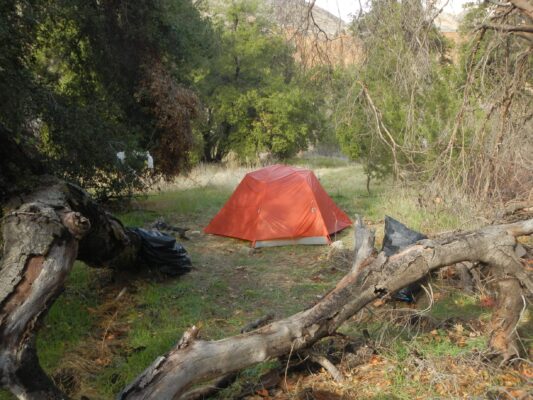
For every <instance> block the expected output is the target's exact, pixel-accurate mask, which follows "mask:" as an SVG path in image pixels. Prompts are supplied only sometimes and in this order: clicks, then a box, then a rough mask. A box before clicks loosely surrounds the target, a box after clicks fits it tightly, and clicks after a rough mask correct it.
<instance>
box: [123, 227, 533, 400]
mask: <svg viewBox="0 0 533 400" xmlns="http://www.w3.org/2000/svg"><path fill="white" fill-rule="evenodd" d="M357 230H358V232H359V233H358V239H359V240H360V241H359V242H358V243H365V244H366V245H364V246H360V247H359V249H358V253H357V254H356V262H355V265H354V266H353V268H352V270H351V271H350V272H349V273H348V274H347V275H346V276H345V277H344V278H343V279H342V280H341V281H340V282H339V283H338V284H337V286H336V287H335V289H333V290H332V291H331V292H329V293H328V294H327V295H326V296H325V297H324V298H323V299H322V300H321V301H320V302H318V303H317V304H316V305H315V306H314V307H312V308H310V309H308V310H305V311H302V312H300V313H298V314H295V315H293V316H291V317H289V318H286V319H284V320H281V321H277V322H274V323H272V324H270V325H267V326H265V327H263V328H260V329H258V330H256V331H253V332H250V333H246V334H242V335H237V336H234V337H231V338H227V339H223V340H218V341H203V340H197V339H196V336H197V334H198V330H197V329H196V328H195V327H193V328H192V329H191V330H189V331H188V332H186V333H185V335H184V337H183V338H182V340H180V342H179V343H178V344H177V345H176V347H174V348H173V349H172V350H171V351H170V352H168V353H167V354H165V355H164V356H161V357H158V358H157V359H156V360H155V362H154V363H153V364H152V365H151V366H150V367H148V368H147V369H146V370H145V371H144V372H143V373H142V374H141V375H140V376H139V377H138V378H137V379H136V380H135V381H134V382H133V383H131V384H130V385H129V386H128V387H127V388H125V389H124V391H123V392H122V393H121V394H120V395H119V399H128V400H129V399H173V398H179V397H180V396H181V395H183V394H185V393H186V391H187V389H188V388H189V387H190V386H191V385H192V384H195V383H198V382H200V381H203V380H207V379H211V378H214V377H217V376H220V375H224V374H227V373H229V372H231V371H236V370H239V369H242V368H245V367H248V366H250V365H253V364H255V363H258V362H261V361H265V360H268V359H270V358H273V357H278V356H281V355H284V354H289V353H291V352H294V351H296V350H299V349H302V348H304V347H307V346H310V345H311V344H313V343H314V342H316V341H317V340H319V339H320V338H323V337H325V336H328V335H331V334H332V333H334V332H335V330H336V329H337V328H338V327H339V326H340V325H341V324H342V323H343V322H344V321H346V320H347V319H348V318H349V317H351V316H352V315H354V314H355V313H356V312H357V311H359V310H361V308H363V307H364V306H365V305H367V304H368V303H370V302H371V301H373V300H375V299H376V298H378V297H385V296H388V295H390V294H392V293H394V292H395V291H397V290H399V289H400V288H402V287H405V286H407V285H408V284H410V283H413V282H415V281H417V280H419V279H420V278H422V277H424V276H426V275H427V274H429V273H430V272H431V271H434V270H437V269H439V268H441V267H444V266H447V265H451V264H454V263H457V262H461V261H481V262H484V263H487V264H490V265H492V266H493V268H495V269H497V270H498V271H499V273H500V274H501V276H502V277H504V278H502V279H503V280H502V281H501V282H502V283H501V284H500V293H499V294H500V299H499V305H498V307H497V309H496V311H495V317H494V318H493V321H492V322H493V327H492V328H493V333H492V339H491V341H490V345H491V346H493V347H494V350H495V351H497V352H499V353H501V354H502V355H503V357H504V358H507V357H510V356H512V355H514V354H516V346H515V342H514V338H513V337H512V335H513V330H514V327H515V325H516V322H517V320H518V319H517V318H518V315H519V313H520V310H521V307H520V308H518V307H517V305H518V304H519V303H518V302H517V299H518V298H520V299H521V298H522V293H521V292H522V289H525V290H527V291H528V292H529V293H532V292H533V280H532V279H531V278H530V277H529V276H528V275H527V274H526V272H525V270H524V268H523V267H522V265H521V263H520V260H519V259H518V258H517V257H516V255H515V252H514V247H515V245H516V236H520V235H529V234H531V233H533V219H532V220H528V221H524V222H521V223H515V224H509V225H500V226H491V227H487V228H485V229H481V230H478V231H474V232H467V233H462V234H456V235H452V236H450V237H445V238H440V239H436V240H424V241H422V242H419V243H417V244H415V245H413V246H411V247H409V248H407V249H405V250H403V251H402V252H400V253H398V254H395V255H393V256H391V257H389V258H387V257H385V255H384V254H383V253H380V254H379V255H378V256H377V257H371V256H370V255H371V253H372V250H373V248H372V246H369V245H368V244H369V243H371V242H373V240H372V239H371V238H372V235H371V234H370V233H369V231H368V230H366V229H365V228H364V227H363V226H362V225H358V226H357Z"/></svg>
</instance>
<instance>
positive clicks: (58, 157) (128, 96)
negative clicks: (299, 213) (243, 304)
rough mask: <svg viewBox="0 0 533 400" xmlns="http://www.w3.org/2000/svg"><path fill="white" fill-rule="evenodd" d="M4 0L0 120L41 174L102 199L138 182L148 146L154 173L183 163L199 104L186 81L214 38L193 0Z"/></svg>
mask: <svg viewBox="0 0 533 400" xmlns="http://www.w3.org/2000/svg"><path fill="white" fill-rule="evenodd" d="M1 7H2V10H1V11H2V12H1V14H2V16H1V17H0V18H2V24H1V26H2V28H0V35H1V36H2V46H3V47H4V43H6V51H2V52H1V53H2V56H0V57H1V58H0V63H1V64H0V65H1V68H2V74H1V75H2V78H0V79H1V80H0V89H2V93H3V98H2V102H1V103H0V122H1V123H2V124H3V125H4V126H5V128H6V132H7V131H10V132H13V133H12V134H11V135H12V136H15V139H16V141H17V142H18V143H23V144H24V146H26V145H28V146H31V149H30V147H27V149H29V150H28V152H29V153H37V154H39V155H40V156H41V157H42V159H43V160H44V165H45V166H46V170H47V171H48V172H50V173H53V174H55V175H59V176H62V177H66V178H68V179H69V180H73V181H76V182H79V183H81V184H82V185H84V186H85V187H87V188H89V189H93V191H94V192H95V193H96V194H97V195H99V196H109V195H112V194H119V193H123V192H124V190H128V189H131V188H133V187H139V186H140V185H142V183H143V182H142V179H141V176H140V174H141V173H142V170H143V168H142V167H143V161H142V157H141V156H140V155H139V154H140V153H143V152H145V151H146V150H150V151H151V152H152V154H153V155H154V156H155V158H156V164H155V165H156V169H157V172H158V173H161V174H164V175H166V176H172V175H175V174H176V173H179V172H180V171H183V170H185V169H186V168H187V167H188V165H189V154H190V150H191V149H192V148H193V144H194V140H193V136H192V130H191V120H192V119H193V118H194V117H195V115H196V111H197V99H196V96H195V95H194V93H193V92H192V91H191V90H190V89H188V87H190V85H191V84H192V80H191V75H192V74H193V71H194V70H195V69H196V68H199V67H200V66H201V65H202V63H203V62H204V60H205V59H206V56H207V54H209V52H210V47H209V46H210V43H211V40H210V37H211V27H210V24H209V22H208V21H207V20H205V19H204V18H203V17H201V15H200V13H199V11H198V10H197V9H196V8H195V7H194V5H193V4H192V2H191V1H190V0H164V1H155V0H143V1H138V2H127V1H122V0H103V1H81V0H80V1H76V0H74V1H47V0H34V1H31V2H19V1H16V0H8V1H6V2H2V6H1ZM4 39H6V40H4ZM4 71H5V74H4ZM118 151H126V153H127V154H128V156H127V158H126V162H125V163H120V162H119V161H118V160H117V158H116V153H117V152H118ZM136 155H137V156H136Z"/></svg>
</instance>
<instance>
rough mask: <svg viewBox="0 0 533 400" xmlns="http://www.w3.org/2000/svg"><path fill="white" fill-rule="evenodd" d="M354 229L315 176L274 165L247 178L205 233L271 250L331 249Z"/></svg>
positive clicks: (296, 169)
mask: <svg viewBox="0 0 533 400" xmlns="http://www.w3.org/2000/svg"><path fill="white" fill-rule="evenodd" d="M351 224H352V221H351V220H350V218H348V216H347V215H346V214H345V213H344V212H342V211H341V210H340V209H339V208H338V207H337V205H336V204H335V203H334V202H333V200H332V199H331V198H330V197H329V196H328V194H327V193H326V191H325V190H324V189H323V188H322V186H321V185H320V182H319V181H318V179H317V178H316V176H315V174H314V173H313V172H312V171H309V170H306V169H302V168H295V167H289V166H285V165H271V166H269V167H266V168H262V169H259V170H257V171H254V172H250V173H248V174H246V176H245V177H244V178H243V180H242V181H241V183H239V186H237V189H235V192H233V194H232V195H231V197H230V198H229V200H228V201H227V202H226V204H225V205H224V206H223V207H222V209H221V210H220V211H219V212H218V214H217V215H216V216H215V217H214V218H213V220H212V221H211V222H210V223H209V225H208V226H207V227H206V228H205V230H204V231H205V232H206V233H212V234H215V235H221V236H229V237H234V238H238V239H244V240H249V241H251V242H252V247H271V246H284V245H289V244H328V243H330V235H332V234H334V233H335V232H338V231H340V230H342V229H344V228H346V227H348V226H350V225H351Z"/></svg>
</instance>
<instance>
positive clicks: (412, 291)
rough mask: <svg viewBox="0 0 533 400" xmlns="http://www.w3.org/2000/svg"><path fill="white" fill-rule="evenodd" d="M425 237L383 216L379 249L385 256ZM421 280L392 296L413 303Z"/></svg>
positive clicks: (425, 237)
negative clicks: (383, 232)
mask: <svg viewBox="0 0 533 400" xmlns="http://www.w3.org/2000/svg"><path fill="white" fill-rule="evenodd" d="M422 239H427V236H426V235H423V234H421V233H420V232H417V231H413V230H412V229H409V228H408V227H407V226H405V225H404V224H402V223H401V222H399V221H397V220H395V219H394V218H391V217H389V216H388V215H387V216H385V236H384V237H383V247H382V249H381V251H383V252H385V255H386V256H387V257H389V256H391V255H393V254H395V253H397V252H399V251H400V250H402V249H404V248H406V247H408V246H410V245H412V244H413V243H416V242H418V241H419V240H422ZM420 284H421V281H420V280H419V281H417V282H414V283H412V284H410V285H409V286H407V287H405V288H403V289H400V290H398V291H397V292H396V293H394V294H393V296H392V297H393V298H394V299H396V300H400V301H405V302H407V303H414V302H415V301H416V300H415V295H416V294H417V293H418V292H420V289H421V286H420Z"/></svg>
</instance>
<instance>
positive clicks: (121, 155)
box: [117, 151, 126, 163]
mask: <svg viewBox="0 0 533 400" xmlns="http://www.w3.org/2000/svg"><path fill="white" fill-rule="evenodd" d="M117 158H118V159H119V160H120V162H122V163H123V162H124V160H125V159H126V153H125V152H123V151H119V152H118V153H117Z"/></svg>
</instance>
